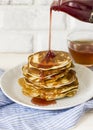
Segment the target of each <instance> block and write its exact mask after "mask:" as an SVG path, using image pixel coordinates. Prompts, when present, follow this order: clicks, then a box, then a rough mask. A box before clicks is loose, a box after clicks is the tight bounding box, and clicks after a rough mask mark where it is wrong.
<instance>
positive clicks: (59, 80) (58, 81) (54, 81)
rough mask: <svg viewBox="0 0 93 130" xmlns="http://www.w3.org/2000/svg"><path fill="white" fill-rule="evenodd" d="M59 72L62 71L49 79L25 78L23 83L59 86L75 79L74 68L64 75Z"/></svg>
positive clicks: (45, 86) (49, 86)
mask: <svg viewBox="0 0 93 130" xmlns="http://www.w3.org/2000/svg"><path fill="white" fill-rule="evenodd" d="M61 74H62V73H60V74H57V75H55V76H54V77H51V78H50V79H46V80H38V79H33V80H29V78H25V83H26V84H28V85H30V84H34V85H35V86H37V87H38V88H60V86H64V85H68V84H71V83H72V82H73V81H75V80H76V76H75V71H74V70H70V71H69V72H68V73H67V74H65V75H64V76H63V75H62V77H61ZM30 78H31V77H30Z"/></svg>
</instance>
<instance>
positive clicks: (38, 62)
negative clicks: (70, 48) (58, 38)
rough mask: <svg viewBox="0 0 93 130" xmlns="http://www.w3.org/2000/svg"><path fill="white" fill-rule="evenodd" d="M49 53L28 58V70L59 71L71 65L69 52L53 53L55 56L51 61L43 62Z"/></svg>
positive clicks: (41, 53)
mask: <svg viewBox="0 0 93 130" xmlns="http://www.w3.org/2000/svg"><path fill="white" fill-rule="evenodd" d="M47 53H48V51H41V52H37V53H34V54H32V55H30V56H29V57H28V68H38V69H39V70H51V69H58V68H61V67H64V66H67V65H68V64H70V63H71V58H70V56H69V55H68V53H67V52H64V51H53V54H54V55H55V56H54V57H53V58H50V59H49V61H46V62H43V63H42V61H43V60H44V58H45V56H46V55H47Z"/></svg>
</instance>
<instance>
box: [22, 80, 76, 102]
mask: <svg viewBox="0 0 93 130" xmlns="http://www.w3.org/2000/svg"><path fill="white" fill-rule="evenodd" d="M21 80H22V82H24V78H22V79H21ZM77 89H78V81H77V79H76V80H75V81H74V82H73V83H71V84H70V85H65V86H64V87H63V86H62V87H60V88H53V89H47V88H43V89H37V88H36V87H35V86H33V84H32V85H27V84H25V82H24V86H22V91H23V93H24V94H25V95H28V96H31V97H39V98H42V99H46V100H47V101H49V100H54V99H59V98H63V97H65V96H71V95H72V96H73V94H75V93H76V92H77ZM73 92H74V93H73Z"/></svg>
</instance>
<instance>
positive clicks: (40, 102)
mask: <svg viewBox="0 0 93 130" xmlns="http://www.w3.org/2000/svg"><path fill="white" fill-rule="evenodd" d="M31 102H32V103H33V104H35V105H39V106H48V105H51V104H56V101H55V100H52V101H46V100H45V99H41V98H35V97H34V98H32V100H31Z"/></svg>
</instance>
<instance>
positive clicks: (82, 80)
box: [1, 64, 93, 110]
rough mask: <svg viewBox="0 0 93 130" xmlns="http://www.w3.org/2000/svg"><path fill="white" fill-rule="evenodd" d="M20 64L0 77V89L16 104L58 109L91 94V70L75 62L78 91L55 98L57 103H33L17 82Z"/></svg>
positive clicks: (89, 96) (87, 98)
mask: <svg viewBox="0 0 93 130" xmlns="http://www.w3.org/2000/svg"><path fill="white" fill-rule="evenodd" d="M22 66H23V64H22V65H19V66H17V67H15V68H13V69H11V70H9V71H7V72H6V73H5V74H4V75H3V76H2V77H1V89H2V91H3V93H4V94H5V95H6V96H7V97H8V98H10V99H11V100H13V101H14V102H16V103H18V104H21V105H24V106H27V107H31V108H36V109H43V110H58V109H65V108H69V107H73V106H76V105H79V104H81V103H83V102H85V101H87V100H89V99H90V98H92V96H93V72H92V71H91V70H89V69H88V68H86V67H84V66H81V65H77V64H76V65H75V70H76V73H77V77H78V80H79V90H78V93H77V94H76V95H75V96H74V97H71V98H64V99H60V100H57V103H56V104H53V105H48V106H38V105H35V104H33V103H32V102H31V98H30V97H27V96H25V95H23V93H22V92H21V87H20V85H19V84H18V79H19V78H20V77H22V71H21V68H22Z"/></svg>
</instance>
